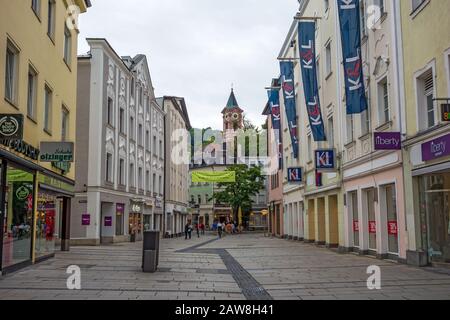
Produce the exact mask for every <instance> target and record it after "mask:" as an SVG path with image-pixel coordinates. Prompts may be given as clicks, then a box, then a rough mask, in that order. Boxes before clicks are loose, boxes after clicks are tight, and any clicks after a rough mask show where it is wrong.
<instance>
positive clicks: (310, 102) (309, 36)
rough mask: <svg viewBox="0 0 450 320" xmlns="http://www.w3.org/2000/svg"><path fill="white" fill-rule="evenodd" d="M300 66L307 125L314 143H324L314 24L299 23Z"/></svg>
mask: <svg viewBox="0 0 450 320" xmlns="http://www.w3.org/2000/svg"><path fill="white" fill-rule="evenodd" d="M298 34H299V43H300V65H301V69H302V78H303V89H304V93H305V100H306V109H307V112H308V118H309V125H310V126H311V131H312V134H313V137H314V141H326V140H327V138H326V135H325V126H324V124H323V118H322V112H321V110H320V99H319V86H318V83H317V64H316V23H315V22H306V21H305V22H299V24H298Z"/></svg>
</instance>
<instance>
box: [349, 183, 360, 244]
mask: <svg viewBox="0 0 450 320" xmlns="http://www.w3.org/2000/svg"><path fill="white" fill-rule="evenodd" d="M350 199H351V205H352V207H351V211H352V212H351V214H352V217H353V218H352V228H353V247H355V248H359V227H360V224H359V216H358V192H357V191H354V192H351V193H350Z"/></svg>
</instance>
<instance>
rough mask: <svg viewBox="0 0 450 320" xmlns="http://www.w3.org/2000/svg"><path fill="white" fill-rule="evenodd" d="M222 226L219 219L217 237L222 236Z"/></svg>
mask: <svg viewBox="0 0 450 320" xmlns="http://www.w3.org/2000/svg"><path fill="white" fill-rule="evenodd" d="M222 227H223V224H222V223H221V222H220V221H219V223H218V224H217V232H218V233H219V238H222Z"/></svg>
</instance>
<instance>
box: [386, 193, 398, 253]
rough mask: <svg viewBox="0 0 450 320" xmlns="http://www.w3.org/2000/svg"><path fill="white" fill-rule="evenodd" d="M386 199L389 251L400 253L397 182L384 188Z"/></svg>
mask: <svg viewBox="0 0 450 320" xmlns="http://www.w3.org/2000/svg"><path fill="white" fill-rule="evenodd" d="M383 189H384V190H383V191H384V193H385V199H386V212H387V223H388V225H387V228H388V251H389V253H393V254H398V222H397V220H398V219H397V199H396V197H397V195H396V191H395V184H391V185H388V186H386V187H384V188H383Z"/></svg>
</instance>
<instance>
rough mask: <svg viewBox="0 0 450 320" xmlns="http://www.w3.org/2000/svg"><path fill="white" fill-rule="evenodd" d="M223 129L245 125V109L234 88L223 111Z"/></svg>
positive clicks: (225, 130)
mask: <svg viewBox="0 0 450 320" xmlns="http://www.w3.org/2000/svg"><path fill="white" fill-rule="evenodd" d="M222 115H223V131H224V133H225V132H227V131H229V130H234V131H236V130H238V129H242V128H243V127H244V111H243V110H242V109H241V108H240V107H239V104H238V103H237V100H236V96H235V95H234V91H233V89H231V93H230V98H228V102H227V106H226V107H225V109H223V111H222Z"/></svg>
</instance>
